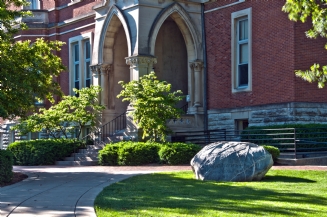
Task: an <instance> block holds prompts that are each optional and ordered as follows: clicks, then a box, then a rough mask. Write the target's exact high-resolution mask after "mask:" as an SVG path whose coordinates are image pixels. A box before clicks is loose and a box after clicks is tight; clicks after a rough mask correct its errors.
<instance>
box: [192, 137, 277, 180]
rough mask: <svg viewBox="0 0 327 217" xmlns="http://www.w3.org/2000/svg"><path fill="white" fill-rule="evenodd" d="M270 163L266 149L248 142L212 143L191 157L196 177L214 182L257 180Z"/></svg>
mask: <svg viewBox="0 0 327 217" xmlns="http://www.w3.org/2000/svg"><path fill="white" fill-rule="evenodd" d="M272 165H273V159H272V156H271V154H270V153H269V152H267V151H266V150H265V149H264V148H263V147H261V146H258V145H256V144H253V143H248V142H216V143H212V144H209V145H207V146H205V147H204V148H203V149H202V150H201V151H200V152H198V153H197V154H196V155H195V156H194V157H193V159H192V160H191V166H192V169H193V172H194V174H195V178H196V179H201V180H215V181H236V182H241V181H259V180H261V179H262V178H263V177H264V176H265V174H266V173H267V172H268V170H269V169H270V168H271V167H272Z"/></svg>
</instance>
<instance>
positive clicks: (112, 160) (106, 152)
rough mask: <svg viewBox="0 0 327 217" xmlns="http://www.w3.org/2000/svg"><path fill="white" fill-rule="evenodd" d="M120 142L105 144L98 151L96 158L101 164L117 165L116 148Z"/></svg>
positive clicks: (117, 148)
mask: <svg viewBox="0 0 327 217" xmlns="http://www.w3.org/2000/svg"><path fill="white" fill-rule="evenodd" d="M121 145H122V143H117V144H107V145H106V146H105V147H104V148H103V149H102V150H100V151H99V155H98V159H99V164H100V165H101V166H116V165H118V150H119V147H120V146H121Z"/></svg>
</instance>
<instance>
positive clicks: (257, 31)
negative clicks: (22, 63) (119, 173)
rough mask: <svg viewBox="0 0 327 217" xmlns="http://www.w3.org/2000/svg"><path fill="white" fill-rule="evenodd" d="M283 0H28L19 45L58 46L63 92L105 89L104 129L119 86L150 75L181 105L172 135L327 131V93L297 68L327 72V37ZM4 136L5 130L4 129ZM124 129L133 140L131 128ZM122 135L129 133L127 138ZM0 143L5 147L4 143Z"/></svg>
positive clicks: (115, 109)
mask: <svg viewBox="0 0 327 217" xmlns="http://www.w3.org/2000/svg"><path fill="white" fill-rule="evenodd" d="M283 4H284V1H273V0H271V1H244V0H230V1H229V0H228V1H225V0H218V1H217V0H137V1H136V0H56V1H54V0H31V6H30V7H29V8H28V9H30V10H31V11H32V12H33V14H34V17H28V18H23V21H24V22H26V23H27V24H28V26H29V30H27V31H24V32H21V33H20V34H18V35H17V36H16V39H17V40H26V39H30V40H35V38H38V37H43V38H45V39H47V40H60V41H63V42H65V43H66V44H65V45H64V46H63V47H62V50H61V51H60V52H58V53H57V54H58V55H59V56H61V57H62V60H63V63H64V64H65V65H66V66H67V71H66V72H63V73H62V74H61V75H60V77H58V80H57V81H58V82H59V83H60V85H61V87H62V90H63V91H64V93H65V94H73V92H72V89H73V88H74V87H76V88H82V87H87V86H89V85H90V84H94V85H101V86H102V88H103V91H102V93H101V96H100V97H101V101H102V103H103V104H104V105H105V106H106V109H105V110H104V112H103V119H102V123H107V122H108V121H110V120H112V119H113V118H115V117H116V116H118V115H120V114H121V113H123V112H125V111H126V109H127V107H128V104H127V103H126V102H124V103H123V102H122V101H121V99H117V98H116V95H117V94H118V93H119V92H120V90H121V87H120V85H118V81H121V80H123V81H125V82H127V81H130V80H137V79H138V78H139V77H140V76H142V75H144V74H147V73H149V72H150V71H152V70H153V69H154V71H155V72H156V74H157V75H158V77H159V79H163V80H166V81H168V82H169V83H172V86H173V89H181V90H182V91H183V93H185V95H187V97H186V98H185V100H184V101H183V102H181V103H180V105H179V106H180V107H181V106H184V105H185V106H186V107H187V115H184V116H183V119H182V121H181V120H177V121H176V120H175V121H170V122H169V123H168V124H169V126H170V127H171V128H172V129H173V130H174V131H188V130H203V129H207V128H208V129H217V128H225V129H243V128H244V127H246V126H248V125H250V126H254V125H270V124H284V123H313V122H314V123H326V122H327V119H326V116H327V115H326V114H327V104H326V100H325V99H324V96H325V95H326V93H327V89H318V88H317V86H316V84H309V83H307V82H305V81H302V80H301V79H299V78H296V77H295V75H294V70H296V69H307V68H308V67H309V66H310V65H312V64H313V63H315V62H318V63H321V64H325V62H326V60H325V59H324V57H325V56H326V54H327V52H326V51H325V50H324V49H323V46H324V43H325V41H324V40H323V39H317V40H310V39H307V38H306V37H305V34H304V31H305V30H307V29H308V28H309V27H310V23H309V24H301V23H294V22H291V21H289V20H288V18H287V14H285V13H283V12H282V11H281V8H282V6H283ZM3 128H4V125H3ZM132 128H133V127H131V128H130V129H127V131H128V132H129V133H131V134H133V133H135V132H133V131H134V129H132ZM127 131H126V132H127ZM1 144H2V143H1Z"/></svg>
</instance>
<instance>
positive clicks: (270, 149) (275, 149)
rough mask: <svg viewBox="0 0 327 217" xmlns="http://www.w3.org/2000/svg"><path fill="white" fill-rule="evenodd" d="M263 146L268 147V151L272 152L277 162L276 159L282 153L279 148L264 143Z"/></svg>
mask: <svg viewBox="0 0 327 217" xmlns="http://www.w3.org/2000/svg"><path fill="white" fill-rule="evenodd" d="M262 147H263V148H264V149H266V151H268V152H269V153H270V154H271V156H272V158H273V160H274V162H276V160H277V158H278V157H279V154H280V151H279V149H278V148H276V147H274V146H270V145H263V146H262Z"/></svg>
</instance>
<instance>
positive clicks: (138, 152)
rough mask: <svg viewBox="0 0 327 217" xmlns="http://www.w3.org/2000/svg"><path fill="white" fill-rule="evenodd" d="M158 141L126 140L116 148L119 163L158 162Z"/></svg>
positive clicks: (131, 164)
mask: <svg viewBox="0 0 327 217" xmlns="http://www.w3.org/2000/svg"><path fill="white" fill-rule="evenodd" d="M159 147H160V144H158V143H144V142H138V143H135V142H126V143H124V145H122V146H121V147H120V148H119V150H118V164H119V165H129V166H133V165H142V164H149V163H159V155H158V150H159Z"/></svg>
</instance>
